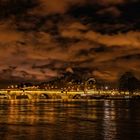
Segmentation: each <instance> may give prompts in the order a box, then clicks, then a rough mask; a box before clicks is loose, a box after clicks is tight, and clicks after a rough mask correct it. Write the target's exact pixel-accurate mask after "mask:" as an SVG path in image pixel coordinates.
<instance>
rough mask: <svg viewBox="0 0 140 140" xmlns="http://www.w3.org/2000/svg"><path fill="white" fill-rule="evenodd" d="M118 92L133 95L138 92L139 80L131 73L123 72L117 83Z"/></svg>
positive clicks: (139, 88)
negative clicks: (126, 92)
mask: <svg viewBox="0 0 140 140" xmlns="http://www.w3.org/2000/svg"><path fill="white" fill-rule="evenodd" d="M118 84H119V85H118V87H119V91H124V92H125V91H128V92H129V93H130V94H133V93H134V92H136V91H139V90H140V80H139V79H137V78H136V77H135V76H134V74H133V73H132V72H125V73H124V74H123V75H122V76H121V77H120V79H119V81H118Z"/></svg>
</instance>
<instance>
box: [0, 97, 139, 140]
mask: <svg viewBox="0 0 140 140" xmlns="http://www.w3.org/2000/svg"><path fill="white" fill-rule="evenodd" d="M129 104H130V102H127V101H114V100H89V101H83V100H82V101H80V100H72V101H68V100H67V101H59V100H52V101H50V100H40V101H39V100H0V130H1V131H0V136H1V133H3V134H4V139H6V140H12V139H13V140H14V139H20V138H21V137H23V136H24V137H25V138H26V139H27V140H28V136H30V139H34V140H38V139H46V138H47V140H57V139H58V137H59V138H60V139H66V140H72V139H75V138H76V140H82V139H83V140H85V139H95V140H96V138H97V139H101V140H102V139H103V140H115V139H118V137H120V136H121V131H122V129H123V128H125V129H126V128H127V125H128V124H129V123H131V122H129V120H130V118H131V117H132V114H131V111H132V110H131V111H130V108H129ZM135 111H137V110H135ZM122 120H123V121H124V120H125V121H127V122H128V123H126V124H125V122H123V121H122ZM137 121H140V120H137ZM120 124H121V126H123V128H122V129H121V126H119V125H120ZM128 126H129V125H128ZM3 127H4V129H3ZM1 128H2V129H1ZM128 132H129V131H128ZM137 132H138V131H137ZM7 133H9V135H6V134H7ZM122 135H123V134H122ZM77 136H80V137H77ZM30 139H29V140H30Z"/></svg>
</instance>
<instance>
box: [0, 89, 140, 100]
mask: <svg viewBox="0 0 140 140" xmlns="http://www.w3.org/2000/svg"><path fill="white" fill-rule="evenodd" d="M122 95H129V92H118V91H117V90H115V91H112V90H86V92H85V91H62V90H39V89H38V90H13V89H11V90H9V89H8V90H2V89H1V90H0V99H81V98H88V97H93V96H94V97H96V96H122ZM135 95H139V96H140V93H139V92H138V93H135Z"/></svg>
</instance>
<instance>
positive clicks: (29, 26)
mask: <svg viewBox="0 0 140 140" xmlns="http://www.w3.org/2000/svg"><path fill="white" fill-rule="evenodd" d="M0 2H1V3H0V9H1V13H0V73H1V80H3V81H9V80H11V79H12V80H13V81H20V80H24V81H26V80H28V81H45V80H47V79H49V78H51V77H57V76H62V75H63V74H64V73H65V72H71V73H75V74H80V75H82V74H84V75H87V76H95V77H97V78H100V79H104V80H108V81H115V80H117V77H118V76H119V75H120V74H121V73H123V72H125V71H127V70H130V71H133V72H134V73H136V75H137V76H138V77H140V70H139V69H140V65H139V59H140V57H139V54H140V31H139V29H140V28H139V27H140V26H139V23H140V16H139V12H140V11H139V9H140V8H139V1H137V0H135V1H134V0H133V1H132V0H118V1H114V0H96V1H93V0H90V1H86V0H76V1H75V0H34V1H33V0H21V1H18V0H14V1H11V0H1V1H0ZM58 2H59V4H58Z"/></svg>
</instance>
